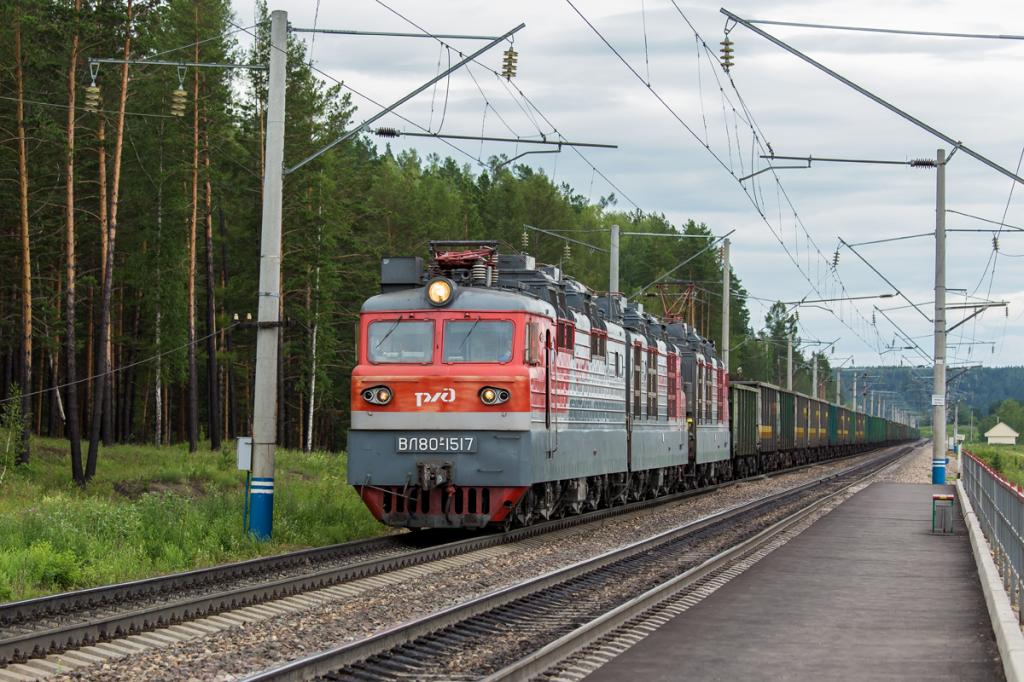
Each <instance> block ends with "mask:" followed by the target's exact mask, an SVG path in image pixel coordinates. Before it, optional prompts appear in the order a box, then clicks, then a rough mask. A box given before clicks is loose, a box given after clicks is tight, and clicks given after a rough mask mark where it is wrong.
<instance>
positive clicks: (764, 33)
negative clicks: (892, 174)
mask: <svg viewBox="0 0 1024 682" xmlns="http://www.w3.org/2000/svg"><path fill="white" fill-rule="evenodd" d="M720 11H721V13H722V14H724V15H725V16H727V17H728V18H729V19H731V20H732V21H734V22H736V23H737V24H742V25H743V26H745V27H746V28H747V29H749V30H751V31H753V32H754V33H756V34H757V35H759V36H761V37H762V38H765V39H767V40H769V41H771V42H772V43H774V44H776V45H778V46H779V47H781V48H782V49H784V50H786V51H787V52H789V53H790V54H792V55H794V56H796V57H799V58H800V59H802V60H804V61H805V62H807V63H808V64H810V65H811V66H813V67H815V68H816V69H819V70H821V71H823V72H825V73H827V74H828V75H830V76H832V77H833V78H835V79H836V80H838V81H839V82H840V83H843V84H844V85H846V86H848V87H850V88H853V89H854V90H856V91H857V92H859V93H860V94H862V95H864V96H865V97H867V98H868V99H870V100H872V101H874V102H875V103H877V104H880V105H882V106H883V107H885V108H886V109H888V110H889V111H891V112H893V113H894V114H896V115H897V116H900V117H901V118H903V119H905V120H907V121H909V122H910V123H913V124H914V125H916V126H917V127H918V128H921V129H922V130H925V131H927V132H929V133H931V134H932V135H934V136H935V137H937V138H939V139H940V140H942V141H943V142H946V143H947V144H949V145H952V146H953V148H954V151H955V150H956V149H962V150H963V151H964V153H966V154H968V155H969V156H971V157H972V158H974V159H976V160H977V161H980V162H981V163H983V164H985V165H986V166H988V167H989V168H991V169H993V170H995V171H997V172H999V173H1002V174H1003V175H1005V176H1006V177H1008V178H1011V179H1012V180H1014V181H1015V182H1019V183H1022V184H1024V178H1022V177H1020V176H1019V175H1017V174H1016V173H1014V172H1013V171H1010V170H1008V169H1006V168H1003V167H1002V166H1000V165H999V164H998V163H996V162H995V161H992V160H991V159H989V158H987V157H985V156H983V155H982V154H980V153H978V152H976V151H974V150H973V149H971V148H969V147H967V146H965V145H964V144H962V143H961V142H960V141H958V140H954V139H953V138H952V137H950V136H949V135H947V134H945V133H943V132H942V131H940V130H937V129H936V128H933V127H932V126H930V125H928V124H927V123H925V122H924V121H922V120H921V119H919V118H916V117H914V116H912V115H910V114H908V113H907V112H905V111H903V110H902V109H900V108H899V107H897V106H896V105H894V104H892V103H890V102H889V101H887V100H885V99H882V98H881V97H879V96H878V95H876V94H874V93H873V92H871V91H869V90H867V89H866V88H863V87H861V86H860V85H857V84H856V83H854V82H853V81H851V80H850V79H849V78H845V77H844V76H841V75H839V74H838V73H837V72H835V71H833V70H832V69H830V68H829V67H827V66H825V65H824V64H822V63H821V62H819V61H816V60H814V59H812V58H811V57H809V56H807V55H806V54H804V53H803V52H801V51H800V50H798V49H796V48H795V47H792V46H791V45H789V44H787V43H785V42H783V41H782V40H779V39H778V38H776V37H775V36H773V35H772V34H770V33H768V32H767V31H764V30H762V29H760V28H758V27H757V26H754V25H753V24H752V23H751V22H749V21H747V20H746V19H744V18H742V17H739V16H737V15H735V14H733V13H732V12H730V11H729V10H727V9H725V8H724V7H723V8H722V9H721V10H720Z"/></svg>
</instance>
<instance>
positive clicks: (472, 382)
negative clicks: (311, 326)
mask: <svg viewBox="0 0 1024 682" xmlns="http://www.w3.org/2000/svg"><path fill="white" fill-rule="evenodd" d="M385 274H386V273H385ZM447 274H449V272H444V273H443V274H438V273H436V272H435V273H433V276H431V277H428V279H427V280H426V281H425V282H422V283H420V282H417V283H416V285H414V286H404V287H397V286H394V284H393V283H392V282H390V281H389V280H386V279H385V280H384V286H383V287H382V289H383V291H382V293H381V294H380V295H378V296H374V297H373V298H370V299H369V300H367V301H366V303H365V304H364V305H363V309H362V312H361V315H360V323H359V344H358V348H359V350H358V364H357V366H356V367H355V369H354V370H353V373H352V387H351V406H352V426H351V430H350V432H349V441H348V453H349V472H348V473H349V482H350V483H351V484H352V485H354V486H355V487H356V489H357V490H358V491H359V493H360V495H361V497H362V499H363V501H364V502H365V503H366V504H367V506H368V507H369V508H370V510H371V511H372V512H373V514H374V516H376V517H377V518H378V519H380V520H381V521H383V522H385V523H388V524H390V525H398V526H408V527H432V526H443V527H453V526H462V527H470V528H477V527H483V526H486V525H488V524H496V523H502V522H503V521H504V520H505V518H506V516H507V515H508V513H509V511H510V510H511V509H512V508H513V507H514V506H515V504H516V503H517V502H518V500H519V498H520V497H521V496H522V495H523V493H524V492H525V491H526V489H527V488H528V486H529V484H530V477H531V466H530V463H531V462H532V460H533V458H534V455H535V452H534V451H535V449H536V448H537V447H539V446H537V444H536V443H535V442H534V440H535V439H533V438H531V427H532V425H533V422H534V421H535V420H538V421H541V422H542V421H543V419H544V409H545V405H544V400H543V390H544V375H545V368H544V367H543V360H544V354H543V353H542V352H539V351H540V348H539V346H540V344H542V343H543V341H541V340H540V338H539V335H540V334H545V336H544V338H548V337H549V336H550V334H548V333H547V330H546V328H545V327H546V326H547V324H546V320H548V319H550V318H551V317H552V316H553V312H554V311H553V309H552V307H551V306H550V305H549V304H547V303H545V302H543V301H540V300H537V299H535V298H530V297H525V296H522V295H520V294H517V293H515V292H513V291H508V290H503V289H500V288H496V287H492V286H487V283H488V282H487V278H488V277H489V275H488V274H487V273H486V272H485V273H483V277H481V278H480V279H479V280H477V281H474V280H473V279H472V274H471V275H470V277H468V278H465V279H468V281H467V282H465V283H463V284H460V283H456V281H455V278H450V277H447V276H444V275H447ZM481 284H482V285H483V286H479V285H481ZM534 392H539V393H540V395H539V396H537V397H536V398H535V397H534ZM535 406H536V408H537V412H536V414H535V413H534V407H535ZM517 483H521V485H517Z"/></svg>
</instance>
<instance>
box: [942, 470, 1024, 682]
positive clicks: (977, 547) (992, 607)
mask: <svg viewBox="0 0 1024 682" xmlns="http://www.w3.org/2000/svg"><path fill="white" fill-rule="evenodd" d="M956 492H957V497H958V498H959V500H960V509H961V510H962V512H963V516H964V523H966V524H967V534H968V536H969V537H970V539H971V551H972V552H973V554H974V562H975V564H976V565H977V567H978V578H979V581H980V582H981V591H982V593H983V594H984V595H985V603H986V605H987V606H988V613H989V617H990V618H991V619H992V630H993V631H994V632H995V635H996V644H997V646H998V647H999V656H1000V657H1001V658H1002V659H1003V672H1004V673H1005V675H1006V679H1007V680H1008V681H1010V682H1015V681H1021V682H1024V634H1021V630H1020V625H1019V624H1018V622H1017V615H1016V614H1015V613H1014V612H1013V607H1012V606H1011V605H1010V598H1009V596H1008V595H1007V594H1006V591H1005V590H1004V589H1003V579H1002V578H1001V577H1000V576H999V571H998V569H996V564H995V562H994V561H993V560H992V554H991V548H990V546H989V543H988V540H987V539H985V535H984V533H982V531H981V526H980V525H979V524H978V519H977V516H976V515H975V513H974V507H973V506H972V505H971V501H970V500H969V499H968V498H967V491H965V490H964V486H963V483H962V482H961V481H959V480H958V481H957V482H956Z"/></svg>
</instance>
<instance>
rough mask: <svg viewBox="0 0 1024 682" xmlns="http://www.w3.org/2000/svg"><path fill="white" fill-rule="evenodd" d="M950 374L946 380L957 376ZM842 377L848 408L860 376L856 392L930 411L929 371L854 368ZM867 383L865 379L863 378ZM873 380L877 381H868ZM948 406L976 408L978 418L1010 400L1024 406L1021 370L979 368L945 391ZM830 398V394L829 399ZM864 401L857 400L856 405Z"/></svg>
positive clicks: (913, 408)
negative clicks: (885, 394) (893, 397)
mask: <svg viewBox="0 0 1024 682" xmlns="http://www.w3.org/2000/svg"><path fill="white" fill-rule="evenodd" d="M960 371H961V370H950V371H949V372H948V373H947V380H949V378H951V377H954V376H956V375H958V374H960ZM839 372H841V374H842V393H843V403H844V404H849V403H850V400H851V394H852V389H853V376H854V374H857V375H858V376H859V378H858V381H857V389H858V392H863V390H864V388H865V386H867V387H868V390H875V391H895V392H897V393H898V394H900V395H901V396H902V397H903V399H904V400H906V402H907V403H908V406H909V407H910V409H911V410H913V411H916V412H919V413H923V414H926V413H928V411H929V410H930V409H931V395H932V369H931V367H856V368H843V369H842V370H839ZM865 374H867V375H868V377H869V378H868V379H864V378H863V377H864V375H865ZM870 377H876V378H870ZM948 395H949V403H950V404H951V405H952V403H953V401H955V400H960V401H962V402H961V404H962V405H964V406H970V407H973V408H975V410H976V411H977V413H978V414H979V415H987V414H989V413H990V412H992V411H993V410H994V409H995V408H996V406H997V405H998V404H999V403H1000V402H1002V401H1003V400H1006V399H1007V398H1013V399H1015V400H1017V401H1020V402H1024V367H979V368H977V369H971V370H970V371H968V372H967V373H965V374H962V375H960V376H958V377H957V378H955V379H952V381H951V382H950V386H949V389H948ZM832 397H833V395H832V394H830V395H829V398H832ZM862 400H863V397H861V398H859V399H858V401H857V402H858V404H859V405H862V404H863V403H862V402H861V401H862Z"/></svg>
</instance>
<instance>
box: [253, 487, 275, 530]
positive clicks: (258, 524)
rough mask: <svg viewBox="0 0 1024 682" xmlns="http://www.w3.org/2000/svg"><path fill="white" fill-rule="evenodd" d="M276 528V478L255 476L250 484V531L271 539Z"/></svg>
mask: <svg viewBox="0 0 1024 682" xmlns="http://www.w3.org/2000/svg"><path fill="white" fill-rule="evenodd" d="M273 529H274V479H273V478H272V477H264V476H253V479H252V483H251V484H250V486H249V532H250V533H252V534H253V535H255V536H256V539H257V540H269V539H270V535H271V532H272V531H273Z"/></svg>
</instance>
